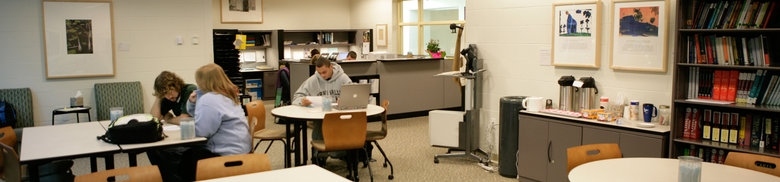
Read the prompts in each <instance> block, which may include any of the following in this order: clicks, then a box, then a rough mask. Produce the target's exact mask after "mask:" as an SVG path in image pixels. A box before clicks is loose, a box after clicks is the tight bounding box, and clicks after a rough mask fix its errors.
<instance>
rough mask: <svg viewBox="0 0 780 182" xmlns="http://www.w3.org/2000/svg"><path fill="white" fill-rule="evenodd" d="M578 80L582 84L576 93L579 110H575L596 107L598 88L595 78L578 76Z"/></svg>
mask: <svg viewBox="0 0 780 182" xmlns="http://www.w3.org/2000/svg"><path fill="white" fill-rule="evenodd" d="M580 82H582V86H581V88H580V90H579V93H578V94H579V96H578V103H579V110H577V111H582V110H583V109H594V108H597V107H598V104H596V101H597V100H598V97H596V94H599V89H598V88H596V80H594V79H593V77H580Z"/></svg>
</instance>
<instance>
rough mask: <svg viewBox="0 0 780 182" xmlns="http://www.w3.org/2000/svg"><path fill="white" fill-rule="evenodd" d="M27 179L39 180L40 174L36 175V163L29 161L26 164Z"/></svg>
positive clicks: (33, 181)
mask: <svg viewBox="0 0 780 182" xmlns="http://www.w3.org/2000/svg"><path fill="white" fill-rule="evenodd" d="M27 176H28V177H27V179H28V180H30V182H38V181H40V180H41V179H40V176H38V163H30V164H27Z"/></svg>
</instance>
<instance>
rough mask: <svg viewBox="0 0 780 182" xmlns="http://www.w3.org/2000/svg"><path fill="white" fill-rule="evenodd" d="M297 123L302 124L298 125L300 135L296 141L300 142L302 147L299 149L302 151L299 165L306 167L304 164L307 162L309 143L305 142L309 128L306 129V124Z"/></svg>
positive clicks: (307, 138)
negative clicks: (301, 161) (301, 159)
mask: <svg viewBox="0 0 780 182" xmlns="http://www.w3.org/2000/svg"><path fill="white" fill-rule="evenodd" d="M299 123H302V124H300V130H301V135H300V140H297V141H299V142H301V145H302V147H301V149H302V150H303V163H302V164H301V165H306V162H308V161H309V152H308V151H309V142H308V141H307V140H309V136H308V134H307V133H308V130H309V128H307V127H306V122H299Z"/></svg>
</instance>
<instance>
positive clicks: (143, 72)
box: [0, 0, 390, 125]
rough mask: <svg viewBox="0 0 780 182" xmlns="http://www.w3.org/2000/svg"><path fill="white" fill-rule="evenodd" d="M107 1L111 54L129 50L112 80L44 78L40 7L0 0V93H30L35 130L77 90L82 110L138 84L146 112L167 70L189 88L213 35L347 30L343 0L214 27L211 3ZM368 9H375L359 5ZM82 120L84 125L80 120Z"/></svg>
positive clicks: (291, 2) (274, 8)
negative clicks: (179, 41) (108, 88)
mask: <svg viewBox="0 0 780 182" xmlns="http://www.w3.org/2000/svg"><path fill="white" fill-rule="evenodd" d="M113 2H114V3H113V4H114V18H113V20H114V36H115V47H114V48H115V49H117V47H118V45H120V44H121V45H123V46H127V47H128V50H127V51H119V50H117V51H116V63H115V66H116V75H115V76H114V77H97V78H95V77H92V78H71V79H46V76H45V70H44V69H45V60H44V56H43V55H44V54H45V53H44V49H43V45H44V44H43V31H42V30H43V22H42V8H41V1H40V0H25V1H19V0H0V25H2V26H0V88H22V87H30V88H31V89H32V92H33V107H34V111H33V112H34V113H35V115H34V120H35V122H36V125H49V124H50V122H51V111H52V110H53V109H55V108H59V107H64V106H67V105H68V98H69V97H70V96H72V95H74V94H75V93H76V91H82V92H83V94H84V102H85V104H86V105H91V106H94V105H95V101H94V95H93V94H92V89H93V85H94V84H95V83H103V82H119V81H141V83H142V87H143V90H144V97H145V98H144V104H145V110H149V109H150V108H151V104H152V103H153V99H154V98H153V96H152V93H153V82H154V78H155V77H156V76H157V74H159V73H160V71H163V70H170V71H173V72H175V73H177V74H178V75H179V76H181V77H182V78H183V79H184V80H185V82H188V83H194V82H195V79H194V71H195V69H197V68H198V67H199V66H201V65H203V64H207V63H211V62H212V57H213V55H212V38H211V33H212V29H219V28H229V29H247V30H251V29H256V30H267V29H347V28H353V27H352V23H351V22H352V21H351V18H353V15H352V13H351V11H350V8H351V7H352V5H350V1H349V0H328V1H319V0H284V1H269V0H265V1H263V6H264V8H263V10H264V13H263V16H264V21H263V23H262V24H221V23H220V21H219V3H218V2H219V1H218V0H114V1H113ZM377 2H378V1H377ZM387 4H389V3H387ZM303 5H305V6H303ZM372 5H376V3H373V4H371V3H370V4H365V5H363V6H362V7H363V8H368V7H370V6H372ZM388 11H389V10H388ZM387 16H388V17H389V16H390V15H387ZM357 17H361V16H357ZM372 19H373V18H372ZM369 20H371V19H369ZM385 22H389V21H385ZM365 24H367V25H368V24H372V23H365ZM372 27H373V26H367V27H354V28H372ZM177 36H182V38H183V40H184V44H183V45H176V42H175V40H176V37H177ZM192 37H198V40H199V42H200V43H199V44H198V45H193V44H192ZM92 116H95V109H93V110H92ZM93 119H95V117H93ZM73 120H75V115H73V114H71V115H59V116H57V117H56V123H62V122H75V121H73ZM82 120H86V117H85V116H84V115H82Z"/></svg>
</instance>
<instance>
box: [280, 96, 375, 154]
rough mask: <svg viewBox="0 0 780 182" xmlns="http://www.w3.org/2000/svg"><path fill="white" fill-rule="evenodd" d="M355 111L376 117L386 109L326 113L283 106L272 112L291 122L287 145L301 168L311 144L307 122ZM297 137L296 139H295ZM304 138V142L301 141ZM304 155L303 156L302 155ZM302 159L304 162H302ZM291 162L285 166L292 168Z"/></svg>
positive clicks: (287, 123)
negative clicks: (335, 113) (326, 115)
mask: <svg viewBox="0 0 780 182" xmlns="http://www.w3.org/2000/svg"><path fill="white" fill-rule="evenodd" d="M355 111H366V116H374V115H379V114H381V113H382V112H384V111H385V108H382V107H380V106H377V105H373V104H369V105H368V106H367V107H366V109H355V110H344V111H340V110H337V109H335V108H334V109H333V110H332V111H328V112H324V111H322V107H304V106H299V105H288V106H282V107H277V108H274V109H272V110H271V114H272V115H273V116H275V117H279V118H281V119H285V120H287V121H289V122H286V123H285V124H286V125H287V128H286V129H285V131H286V135H287V137H286V138H287V141H288V142H287V145H288V147H289V148H290V151H291V152H292V153H293V155H294V158H295V165H296V166H301V165H306V161H307V160H308V158H309V156H308V155H309V154H308V152H307V151H308V148H309V144H308V142H307V141H306V140H307V139H308V134H307V131H306V129H305V128H306V121H321V120H322V118H325V114H326V113H332V112H355ZM290 131H300V132H297V133H295V134H293V133H289V132H290ZM293 135H295V137H293ZM301 138H303V141H302V140H301ZM290 140H294V141H293V142H290ZM301 153H302V154H301ZM301 159H302V160H301ZM290 162H291V161H285V164H286V165H285V166H292V165H291V164H290Z"/></svg>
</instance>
